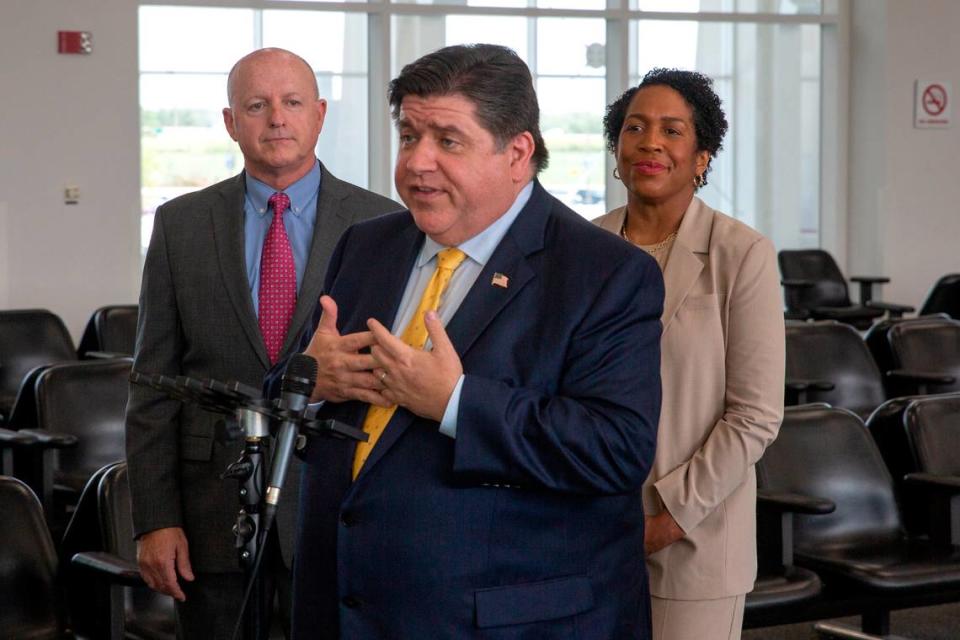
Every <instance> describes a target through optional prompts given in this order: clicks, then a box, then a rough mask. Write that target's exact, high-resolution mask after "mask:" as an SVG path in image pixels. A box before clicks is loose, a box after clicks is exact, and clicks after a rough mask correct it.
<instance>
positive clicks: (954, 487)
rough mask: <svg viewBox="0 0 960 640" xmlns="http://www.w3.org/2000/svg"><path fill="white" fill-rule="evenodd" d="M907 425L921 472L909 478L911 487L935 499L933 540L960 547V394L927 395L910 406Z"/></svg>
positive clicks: (931, 504) (930, 513)
mask: <svg viewBox="0 0 960 640" xmlns="http://www.w3.org/2000/svg"><path fill="white" fill-rule="evenodd" d="M905 423H906V428H907V434H908V436H909V441H910V450H911V453H912V455H913V457H914V459H915V460H916V466H917V471H916V472H915V473H910V474H908V475H907V476H906V482H907V485H908V487H910V488H913V487H914V486H919V487H921V488H922V492H923V493H930V494H932V496H933V497H932V499H927V500H924V501H923V502H922V503H921V504H923V505H924V506H925V507H926V512H927V513H926V515H927V525H928V528H929V531H930V535H931V537H933V538H934V539H935V540H937V541H939V542H940V543H942V544H944V545H945V546H946V545H953V546H958V545H960V526H956V527H954V528H951V527H950V523H951V522H953V523H960V499H957V495H958V494H960V394H958V393H952V394H945V395H937V396H924V397H923V398H919V399H917V400H915V401H913V402H911V403H910V405H909V406H908V407H907V411H906V416H905Z"/></svg>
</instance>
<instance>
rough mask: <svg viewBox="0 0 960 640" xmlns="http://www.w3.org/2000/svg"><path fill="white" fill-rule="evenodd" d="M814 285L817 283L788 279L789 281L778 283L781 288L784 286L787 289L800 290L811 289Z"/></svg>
mask: <svg viewBox="0 0 960 640" xmlns="http://www.w3.org/2000/svg"><path fill="white" fill-rule="evenodd" d="M815 284H817V283H816V282H814V281H813V280H797V279H790V280H781V281H780V285H781V286H784V287H787V288H788V289H802V288H806V287H812V286H814V285H815Z"/></svg>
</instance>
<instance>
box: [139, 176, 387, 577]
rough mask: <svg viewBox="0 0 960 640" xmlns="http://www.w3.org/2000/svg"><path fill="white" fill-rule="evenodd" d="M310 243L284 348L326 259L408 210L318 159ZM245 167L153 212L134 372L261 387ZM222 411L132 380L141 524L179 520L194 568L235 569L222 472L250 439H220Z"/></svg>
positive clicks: (285, 514)
mask: <svg viewBox="0 0 960 640" xmlns="http://www.w3.org/2000/svg"><path fill="white" fill-rule="evenodd" d="M320 168H321V171H322V176H323V177H322V181H321V186H320V196H319V198H318V201H317V220H316V225H315V227H314V236H313V244H312V245H311V249H310V257H309V260H308V263H307V267H306V271H305V273H304V277H303V282H302V284H301V287H300V292H299V296H298V299H297V307H296V310H295V311H294V315H293V320H292V322H291V325H290V330H289V332H288V335H287V339H286V342H285V344H284V346H283V353H286V352H287V351H288V350H289V349H290V348H291V346H295V345H296V343H297V338H298V335H299V333H300V332H301V330H302V329H303V326H304V324H305V323H307V322H308V321H309V319H310V316H311V312H312V311H313V308H314V307H315V306H316V303H317V299H318V298H319V296H320V294H321V288H322V285H323V276H324V272H325V271H326V266H327V261H328V259H329V257H330V254H331V252H332V251H333V248H334V247H335V246H336V244H337V241H338V240H339V239H340V235H341V233H343V231H344V230H345V229H346V228H347V227H349V226H350V225H351V224H353V223H354V222H357V221H360V220H363V219H366V218H370V217H373V216H376V215H379V214H382V213H386V212H389V211H395V210H397V209H399V208H401V207H400V205H398V204H397V203H395V202H393V201H392V200H389V199H387V198H384V197H382V196H379V195H377V194H375V193H371V192H369V191H366V190H364V189H361V188H359V187H355V186H353V185H351V184H348V183H346V182H342V181H341V180H338V179H337V178H336V177H334V176H333V175H332V174H330V172H328V171H327V170H326V168H325V167H323V165H322V164H321V167H320ZM243 202H244V177H243V174H240V175H238V176H235V177H233V178H230V179H228V180H225V181H223V182H221V183H219V184H215V185H213V186H211V187H208V188H206V189H203V190H202V191H198V192H195V193H191V194H187V195H184V196H181V197H179V198H176V199H174V200H171V201H170V202H168V203H165V204H164V205H162V206H161V207H159V208H158V209H157V213H156V217H155V219H154V226H153V237H152V238H151V240H150V248H149V249H148V251H147V258H146V264H145V265H144V271H143V283H142V285H141V290H140V320H139V326H138V328H137V346H136V354H135V360H134V370H136V371H140V372H143V373H148V374H152V373H162V374H168V375H183V376H189V377H193V378H213V379H216V380H238V381H241V382H244V383H246V384H249V385H252V386H255V387H259V386H260V384H261V381H262V379H263V376H264V374H265V373H266V371H267V370H268V369H269V368H270V363H269V361H268V357H267V351H266V347H265V346H264V344H263V339H262V338H261V336H260V329H259V327H258V325H257V316H256V312H255V308H254V301H253V299H252V297H251V295H250V288H249V285H248V283H247V276H246V264H245V259H244V231H243V215H244V214H243ZM219 419H220V417H219V416H215V415H212V414H209V413H206V412H204V411H202V410H200V409H198V408H197V407H195V406H190V405H183V406H181V404H180V403H179V402H177V401H173V400H170V399H168V398H166V397H165V396H164V395H163V394H161V393H158V392H156V391H154V390H152V389H148V388H145V387H142V386H136V385H131V387H130V396H129V401H128V404H127V428H126V442H127V461H128V465H129V474H130V490H131V496H132V501H133V521H134V532H135V534H136V535H138V536H139V535H142V534H144V533H147V532H149V531H152V530H154V529H159V528H162V527H183V528H184V529H185V531H186V535H187V540H188V542H189V544H190V559H191V562H192V565H193V568H194V570H195V571H211V572H212V571H215V572H222V571H238V570H239V565H238V561H237V554H236V550H235V549H234V537H233V534H232V533H231V527H232V525H233V524H234V522H235V520H236V516H237V511H238V509H239V501H238V497H237V484H236V481H232V480H221V479H220V478H219V474H220V473H222V472H223V470H224V469H225V468H226V466H227V465H228V464H229V463H230V462H232V461H234V460H236V459H237V457H238V456H239V455H240V452H241V450H242V443H240V442H237V443H230V444H229V445H224V444H221V443H219V442H216V441H215V440H214V431H215V424H216V422H217V420H219ZM298 485H299V464H298V463H296V462H294V463H293V464H291V469H290V471H289V474H288V476H287V481H286V484H285V491H284V495H283V500H282V502H281V508H280V512H279V514H278V516H277V525H276V526H277V527H278V532H279V534H280V540H281V546H282V547H283V551H284V556H285V558H286V560H287V561H288V562H289V560H290V558H291V554H292V548H293V544H292V536H293V531H294V528H295V521H294V518H295V514H296V505H297V495H296V494H297V487H298Z"/></svg>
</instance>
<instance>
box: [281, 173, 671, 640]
mask: <svg viewBox="0 0 960 640" xmlns="http://www.w3.org/2000/svg"><path fill="white" fill-rule="evenodd" d="M423 240H424V235H423V234H422V233H421V232H420V231H419V230H418V229H417V227H416V226H415V224H414V222H413V218H412V216H411V215H410V213H409V212H400V213H397V214H390V215H387V216H383V217H380V218H377V219H374V220H370V221H367V222H362V223H360V224H357V225H354V226H353V227H351V228H350V229H349V230H348V231H347V232H346V233H345V234H344V236H343V238H342V239H341V241H340V244H339V246H338V248H337V250H336V251H335V252H334V255H333V257H332V258H331V262H330V267H329V270H328V272H327V277H326V286H325V290H326V291H327V292H328V293H329V294H330V295H331V296H333V298H334V299H335V300H336V301H337V303H338V306H339V321H338V322H339V329H340V331H341V333H350V332H355V331H362V330H365V329H366V321H367V318H370V317H374V318H377V319H378V320H380V321H381V322H382V323H383V324H384V325H386V326H388V327H389V326H391V325H392V323H393V319H394V316H395V315H396V313H397V310H398V307H399V304H400V298H401V296H402V294H403V290H404V287H405V285H406V281H407V278H408V276H409V273H410V270H411V268H412V266H413V264H414V260H415V259H416V257H417V255H418V252H419V251H420V248H421V246H422V244H423ZM495 273H499V274H503V275H505V276H507V278H508V279H509V282H508V286H506V287H501V286H495V285H493V284H492V283H491V280H492V279H493V276H494V274H495ZM662 304H663V281H662V277H661V275H660V269H659V268H658V267H657V265H656V263H655V262H654V261H653V260H652V259H651V258H650V257H649V256H647V255H646V254H645V253H643V252H642V251H640V250H638V249H636V248H635V247H633V246H631V245H630V244H629V243H627V242H623V241H622V240H621V239H619V238H617V237H616V236H614V235H612V234H610V233H608V232H606V231H603V230H602V229H599V228H597V227H594V226H592V225H590V224H589V223H588V222H586V221H585V220H583V219H582V218H580V216H578V215H577V214H576V213H574V212H572V211H571V210H569V209H568V208H567V207H565V206H564V205H563V204H562V203H560V201H558V200H556V199H555V198H553V197H552V196H550V195H549V194H548V193H547V192H546V191H544V189H543V188H542V187H541V186H540V185H539V184H536V185H535V187H534V191H533V194H532V197H531V198H530V201H529V202H528V204H527V205H526V207H525V208H524V209H523V211H522V212H521V213H520V215H519V217H518V218H517V220H516V221H515V222H514V223H513V225H512V226H511V228H510V230H509V231H508V232H507V234H506V236H505V237H504V238H503V240H502V241H501V242H500V245H499V246H498V247H497V249H496V251H495V252H494V254H493V256H492V257H491V259H490V261H489V262H488V263H487V265H486V266H485V268H484V269H483V271H482V273H481V274H480V276H479V277H478V278H477V280H476V282H475V284H474V285H473V287H472V289H471V290H470V292H469V293H468V295H467V297H466V299H465V300H464V301H463V303H462V305H461V306H460V308H459V310H458V311H457V313H456V314H455V315H454V317H453V318H452V319H451V320H450V322H449V324H448V325H447V332H448V334H449V336H450V338H451V340H452V342H453V344H454V346H455V347H456V350H457V353H458V354H459V355H460V357H461V359H462V362H463V369H464V372H465V374H466V378H465V381H464V384H463V390H462V395H461V400H460V411H459V415H458V416H457V422H458V427H457V437H456V439H453V438H449V437H447V436H445V435H443V434H441V433H439V431H438V425H437V423H436V422H435V421H432V420H427V419H424V418H421V417H418V416H416V415H414V414H412V413H410V412H409V411H407V410H405V409H402V408H401V409H400V410H398V411H397V412H396V413H395V414H394V416H393V418H392V419H391V421H390V423H389V425H388V426H387V428H386V430H385V432H384V434H383V436H382V437H381V438H380V441H379V442H378V443H377V445H376V447H375V448H374V449H373V451H372V453H371V455H370V457H369V458H368V460H367V462H366V464H365V465H364V467H363V469H362V471H361V473H360V475H359V477H358V478H357V480H356V481H355V482H351V478H350V476H351V463H352V460H353V452H354V446H355V445H354V443H353V442H351V441H346V440H334V439H325V438H311V440H310V442H309V443H308V444H307V446H306V448H305V449H304V451H303V452H302V456H303V459H304V462H305V464H306V466H305V467H304V472H303V483H302V485H301V491H302V492H301V500H300V521H299V522H300V528H299V532H298V539H297V551H296V558H297V560H296V566H295V575H294V637H295V638H297V639H298V640H303V639H305V638H350V639H360V638H404V639H407V638H408V639H411V640H419V639H423V638H431V639H439V638H450V639H458V640H462V639H463V638H497V639H506V638H535V639H537V640H545V639H550V638H591V639H592V638H596V639H601V638H602V639H605V640H606V639H610V638H629V639H631V640H636V639H637V638H647V637H649V625H650V622H649V603H648V590H647V576H646V569H645V566H644V552H643V507H642V504H641V499H640V488H641V486H642V484H643V481H644V478H646V476H647V472H648V471H649V469H650V465H651V463H652V461H653V455H654V447H655V443H656V425H657V420H658V416H659V410H660V377H659V368H660V351H659V344H660V314H661V307H662ZM318 319H319V313H317V314H315V317H314V321H315V322H316V321H317V320H318ZM309 334H310V332H307V334H305V335H304V338H303V339H304V342H306V341H308V339H309ZM366 409H367V405H365V404H362V403H357V402H348V403H342V404H327V405H325V407H324V408H323V413H324V414H325V415H327V416H331V417H336V418H338V419H339V420H342V421H344V422H347V423H349V424H353V425H357V426H359V425H360V424H362V421H363V417H364V414H365V412H366Z"/></svg>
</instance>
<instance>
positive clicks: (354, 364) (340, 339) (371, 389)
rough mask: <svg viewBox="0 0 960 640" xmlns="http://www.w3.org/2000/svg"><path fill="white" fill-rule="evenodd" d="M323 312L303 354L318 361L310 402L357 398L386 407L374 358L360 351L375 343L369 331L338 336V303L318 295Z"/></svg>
mask: <svg viewBox="0 0 960 640" xmlns="http://www.w3.org/2000/svg"><path fill="white" fill-rule="evenodd" d="M320 307H321V308H322V309H323V314H322V315H321V316H320V323H319V324H318V325H317V330H316V331H315V332H314V334H313V337H312V338H311V339H310V344H309V345H308V346H307V349H306V351H304V353H305V354H307V355H308V356H311V357H313V358H314V359H315V360H316V361H317V383H316V384H315V385H314V387H313V394H312V395H311V396H310V402H318V401H320V400H329V401H331V402H344V401H346V400H360V401H362V402H369V403H370V404H376V405H380V406H389V405H390V402H388V401H386V400H384V398H383V396H381V395H380V393H379V391H380V388H381V385H380V380H378V379H377V377H376V376H374V375H373V372H372V369H373V367H374V360H373V357H372V356H371V355H369V354H362V353H360V350H361V349H365V348H367V347H369V346H372V345H373V344H374V342H375V341H374V338H373V334H372V333H370V332H369V331H361V332H357V333H350V334H347V335H345V336H341V335H340V331H339V330H338V329H337V303H336V302H334V300H333V298H331V297H330V296H321V297H320Z"/></svg>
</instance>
